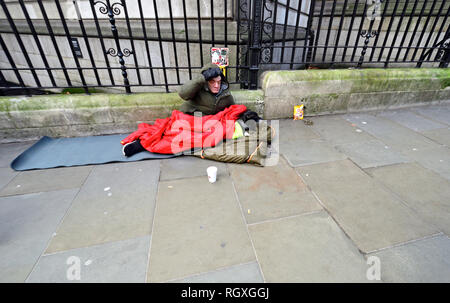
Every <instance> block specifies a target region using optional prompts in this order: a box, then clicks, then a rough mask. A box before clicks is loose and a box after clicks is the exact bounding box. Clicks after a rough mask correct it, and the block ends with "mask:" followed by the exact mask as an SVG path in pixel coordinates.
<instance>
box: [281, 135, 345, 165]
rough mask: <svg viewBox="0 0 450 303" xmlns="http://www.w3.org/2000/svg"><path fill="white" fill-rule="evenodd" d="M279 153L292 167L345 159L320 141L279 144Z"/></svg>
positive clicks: (329, 144) (327, 143) (343, 155)
mask: <svg viewBox="0 0 450 303" xmlns="http://www.w3.org/2000/svg"><path fill="white" fill-rule="evenodd" d="M279 152H280V154H282V155H284V156H285V157H286V160H287V161H288V163H289V165H290V166H293V167H296V166H303V165H310V164H315V163H322V162H330V161H336V160H343V159H346V158H347V156H346V155H345V154H343V153H341V152H339V151H338V150H336V149H335V148H334V147H333V146H332V145H331V143H329V142H326V141H324V140H322V139H313V140H301V141H291V142H286V143H283V142H280V151H279Z"/></svg>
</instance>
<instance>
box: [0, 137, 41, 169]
mask: <svg viewBox="0 0 450 303" xmlns="http://www.w3.org/2000/svg"><path fill="white" fill-rule="evenodd" d="M34 143H35V141H30V142H20V143H6V144H0V167H10V166H9V165H10V164H11V162H12V161H13V160H14V159H15V158H17V157H18V156H19V155H20V154H21V153H23V152H24V151H25V150H27V149H28V148H29V147H31V146H32V145H33V144H34Z"/></svg>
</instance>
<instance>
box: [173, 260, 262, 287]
mask: <svg viewBox="0 0 450 303" xmlns="http://www.w3.org/2000/svg"><path fill="white" fill-rule="evenodd" d="M171 282H173V283H264V279H263V277H262V275H261V271H260V268H259V265H258V263H257V262H250V263H246V264H239V265H234V266H230V267H227V268H223V269H218V270H215V271H211V272H207V273H203V274H199V275H195V276H190V277H186V278H184V279H179V280H175V281H171Z"/></svg>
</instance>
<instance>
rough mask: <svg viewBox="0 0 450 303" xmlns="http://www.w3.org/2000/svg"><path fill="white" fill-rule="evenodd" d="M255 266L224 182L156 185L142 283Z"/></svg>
mask: <svg viewBox="0 0 450 303" xmlns="http://www.w3.org/2000/svg"><path fill="white" fill-rule="evenodd" d="M254 260H255V255H254V252H253V249H252V245H251V241H250V238H249V236H248V232H247V228H246V225H245V222H244V218H243V215H242V212H241V209H240V207H239V203H238V201H237V198H236V194H235V192H234V189H233V184H232V182H231V178H230V177H229V176H224V177H222V178H219V179H218V180H217V181H216V183H213V184H211V183H209V182H208V179H207V178H206V177H195V178H189V179H181V180H171V181H162V182H160V183H159V189H158V198H157V205H156V213H155V220H154V228H153V234H152V244H151V250H150V262H149V268H148V278H147V281H148V282H164V281H169V280H175V279H180V278H183V277H187V276H190V275H194V274H199V273H203V272H208V271H212V270H216V269H218V268H223V267H227V266H232V265H235V264H241V263H247V262H250V261H254Z"/></svg>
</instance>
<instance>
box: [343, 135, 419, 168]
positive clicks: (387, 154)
mask: <svg viewBox="0 0 450 303" xmlns="http://www.w3.org/2000/svg"><path fill="white" fill-rule="evenodd" d="M335 148H336V149H337V150H339V151H340V152H342V153H344V154H346V155H347V156H348V157H349V158H350V159H352V161H353V162H355V163H356V164H358V166H359V167H362V168H368V167H376V166H382V165H390V164H394V163H403V162H409V161H410V160H409V159H408V158H407V157H406V156H404V155H402V154H401V153H399V152H396V151H394V150H392V149H391V148H389V146H387V145H386V144H384V143H383V142H381V141H380V140H378V139H375V140H370V141H364V142H355V143H350V144H342V145H337V146H335Z"/></svg>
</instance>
